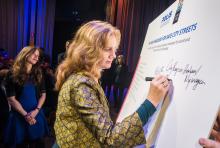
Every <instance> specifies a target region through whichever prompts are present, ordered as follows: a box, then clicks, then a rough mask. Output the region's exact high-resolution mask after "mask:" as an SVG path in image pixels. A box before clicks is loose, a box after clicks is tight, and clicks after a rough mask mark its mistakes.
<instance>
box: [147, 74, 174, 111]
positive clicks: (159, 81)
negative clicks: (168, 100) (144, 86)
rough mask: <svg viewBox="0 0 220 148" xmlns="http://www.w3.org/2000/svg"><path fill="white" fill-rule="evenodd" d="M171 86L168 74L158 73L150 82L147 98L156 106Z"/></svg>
mask: <svg viewBox="0 0 220 148" xmlns="http://www.w3.org/2000/svg"><path fill="white" fill-rule="evenodd" d="M169 88H170V82H169V81H168V78H167V76H163V75H157V76H156V77H155V78H154V79H153V80H152V81H151V83H150V89H149V92H148V95H147V99H148V100H149V101H150V102H151V103H152V104H153V105H154V106H155V107H156V106H157V105H158V104H159V103H160V101H161V100H162V99H164V97H165V95H166V94H167V92H168V90H169Z"/></svg>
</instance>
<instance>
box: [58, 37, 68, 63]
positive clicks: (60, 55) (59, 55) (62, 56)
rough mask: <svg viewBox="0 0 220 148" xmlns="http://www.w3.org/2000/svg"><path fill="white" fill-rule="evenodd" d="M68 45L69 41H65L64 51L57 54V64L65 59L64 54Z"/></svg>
mask: <svg viewBox="0 0 220 148" xmlns="http://www.w3.org/2000/svg"><path fill="white" fill-rule="evenodd" d="M70 43H71V40H67V41H66V44H65V51H64V52H61V53H59V54H58V64H60V63H61V62H62V61H63V60H64V58H65V57H66V52H67V49H68V48H69V45H70Z"/></svg>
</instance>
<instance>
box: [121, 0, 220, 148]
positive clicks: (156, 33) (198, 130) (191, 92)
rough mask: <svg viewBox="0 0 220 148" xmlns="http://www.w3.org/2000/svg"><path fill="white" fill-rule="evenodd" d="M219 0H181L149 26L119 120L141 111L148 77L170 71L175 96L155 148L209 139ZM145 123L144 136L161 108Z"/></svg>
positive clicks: (181, 147)
mask: <svg viewBox="0 0 220 148" xmlns="http://www.w3.org/2000/svg"><path fill="white" fill-rule="evenodd" d="M219 6H220V1H219V0H212V1H199V0H184V1H183V0H180V1H179V0H178V1H176V2H175V3H173V4H172V5H171V6H170V7H169V8H168V9H167V10H165V11H164V12H163V13H162V14H161V15H160V16H158V17H157V18H156V19H155V20H154V21H153V22H152V23H151V24H150V25H149V27H148V31H147V35H146V38H145V42H144V45H143V48H142V52H141V55H140V59H139V63H138V66H137V68H136V72H135V74H134V77H133V80H132V83H131V86H130V88H129V91H128V94H127V96H126V98H125V102H124V103H123V106H122V109H121V111H120V114H119V116H118V119H117V121H121V120H122V119H124V118H125V117H126V116H128V115H130V114H132V113H133V112H135V111H136V110H137V108H138V107H139V106H140V104H141V103H142V102H143V101H144V100H145V98H146V96H147V92H148V89H149V82H146V81H145V80H144V79H145V77H146V76H155V75H156V74H159V73H162V74H166V75H168V76H169V78H171V79H172V80H173V86H174V90H173V97H172V100H171V103H170V105H169V107H168V108H167V110H166V114H165V117H164V120H163V121H162V124H161V126H160V130H159V133H158V135H157V140H156V141H155V147H157V148H194V147H196V148H197V147H200V146H199V145H198V139H199V138H200V137H208V136H209V133H210V130H211V128H212V125H213V122H214V119H215V117H216V114H217V111H218V109H219V104H220V97H219V91H220V87H219V84H220V68H219V63H220V46H219V43H220V37H219V34H220V29H219V27H220V19H219V14H220V9H219V8H218V7H219ZM157 108H158V111H157V112H156V113H155V114H154V116H153V117H152V118H151V119H150V121H149V122H148V124H147V125H146V126H145V132H146V138H147V136H148V134H149V133H150V132H151V129H152V127H153V126H154V121H155V119H156V118H157V114H158V112H159V111H160V106H158V107H157Z"/></svg>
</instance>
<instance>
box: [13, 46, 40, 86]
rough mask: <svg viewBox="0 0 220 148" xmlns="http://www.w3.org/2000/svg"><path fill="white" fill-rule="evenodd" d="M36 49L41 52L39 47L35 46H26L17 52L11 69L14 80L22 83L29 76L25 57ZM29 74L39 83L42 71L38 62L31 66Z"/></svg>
mask: <svg viewBox="0 0 220 148" xmlns="http://www.w3.org/2000/svg"><path fill="white" fill-rule="evenodd" d="M36 50H38V51H39V52H40V54H41V50H40V48H36V47H34V46H26V47H24V48H23V49H22V50H21V51H20V52H19V54H18V55H17V56H16V58H15V61H14V64H13V66H12V70H11V71H12V76H13V79H14V81H15V82H16V83H18V84H19V85H23V84H24V82H25V81H26V80H27V78H28V77H29V74H28V73H27V59H28V57H29V56H31V55H32V54H33V53H34V52H35V51H36ZM30 76H31V78H32V79H33V81H34V83H35V84H39V83H40V82H41V79H42V72H41V69H40V64H39V62H37V63H36V64H35V65H33V66H32V69H31V74H30Z"/></svg>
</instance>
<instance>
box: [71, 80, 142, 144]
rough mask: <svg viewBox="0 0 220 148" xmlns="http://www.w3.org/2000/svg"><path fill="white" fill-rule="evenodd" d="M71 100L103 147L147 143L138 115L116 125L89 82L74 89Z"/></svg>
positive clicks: (133, 115)
mask: <svg viewBox="0 0 220 148" xmlns="http://www.w3.org/2000/svg"><path fill="white" fill-rule="evenodd" d="M71 98H73V102H72V103H73V105H74V106H75V108H76V109H77V111H78V113H79V114H80V116H81V118H82V120H83V121H84V122H85V125H86V126H87V127H88V129H90V131H91V132H92V133H93V134H94V136H95V137H96V138H97V139H98V140H99V142H100V143H102V144H103V145H108V146H113V147H125V146H126V147H127V146H128V147H132V146H134V145H139V144H143V143H146V141H145V137H144V131H143V128H142V122H141V120H140V118H139V116H138V114H137V113H136V112H135V113H133V114H132V115H130V116H128V117H127V118H125V119H124V120H123V121H122V122H120V123H116V124H114V123H113V121H112V120H111V118H110V115H109V111H108V109H106V107H105V106H104V105H103V103H101V101H100V100H101V98H100V95H98V92H97V90H96V89H94V87H93V86H92V85H91V84H89V83H88V82H85V83H81V84H80V85H78V86H77V87H76V88H74V91H72V93H71Z"/></svg>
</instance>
